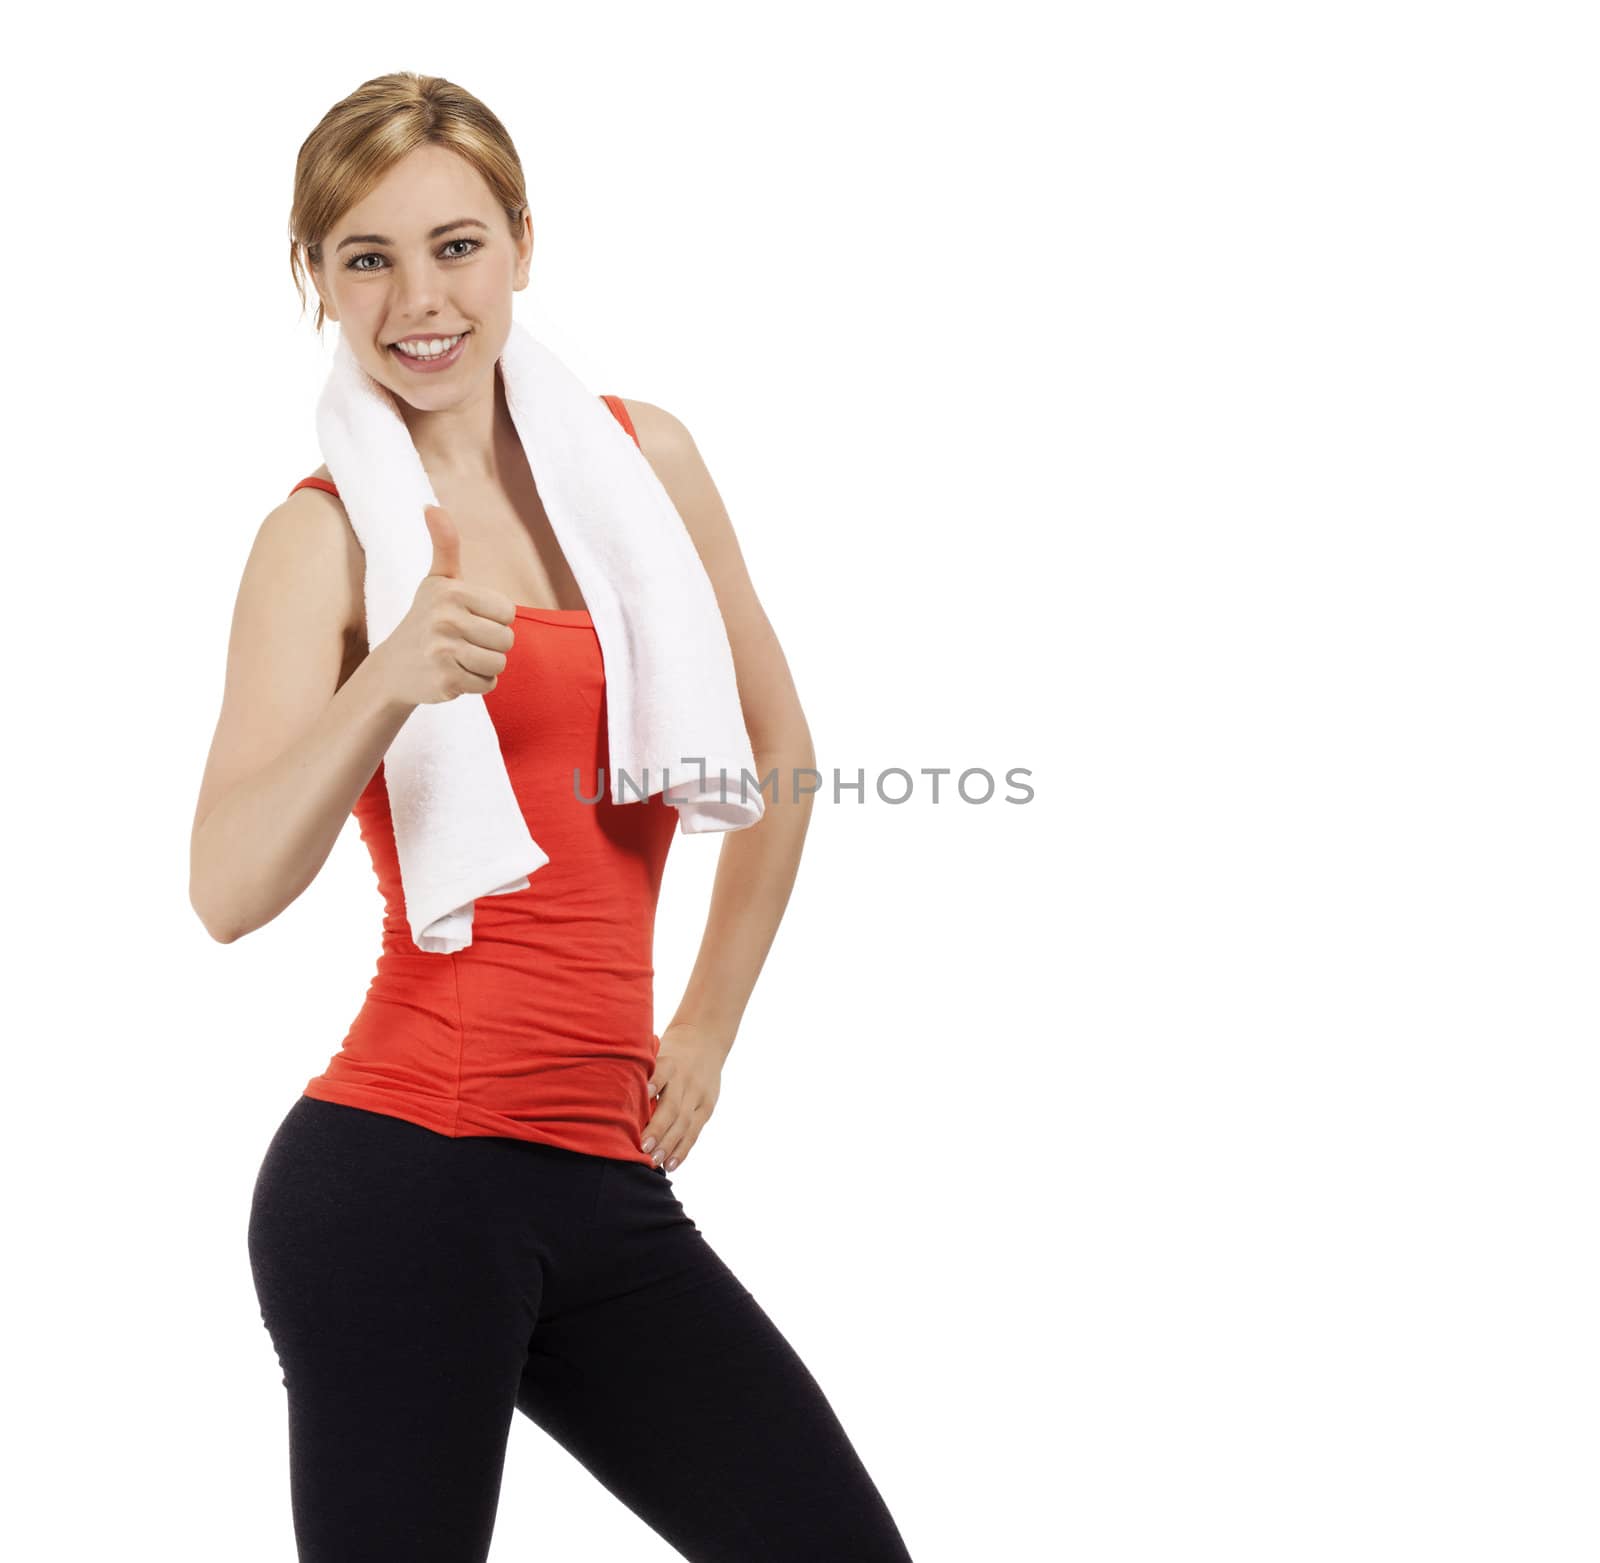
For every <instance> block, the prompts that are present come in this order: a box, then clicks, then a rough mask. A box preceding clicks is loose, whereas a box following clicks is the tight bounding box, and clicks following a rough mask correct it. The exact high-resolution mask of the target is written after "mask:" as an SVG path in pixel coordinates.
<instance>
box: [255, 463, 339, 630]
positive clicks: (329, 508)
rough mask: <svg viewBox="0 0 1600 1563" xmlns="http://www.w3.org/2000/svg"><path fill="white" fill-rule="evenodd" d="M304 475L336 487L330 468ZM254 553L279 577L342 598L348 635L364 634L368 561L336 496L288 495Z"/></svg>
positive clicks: (320, 492)
mask: <svg viewBox="0 0 1600 1563" xmlns="http://www.w3.org/2000/svg"><path fill="white" fill-rule="evenodd" d="M306 475H307V476H311V477H319V478H324V479H327V480H328V481H329V482H331V481H332V478H331V477H330V476H329V473H328V469H327V467H326V466H320V467H318V468H317V470H316V471H315V472H314V473H310V474H306ZM255 549H256V552H257V553H258V554H259V555H261V556H263V557H265V558H267V559H271V560H273V561H275V562H276V568H277V570H278V571H279V573H280V574H283V575H288V576H290V577H294V578H297V579H298V580H299V581H300V582H301V583H303V584H305V585H307V586H314V587H315V588H317V589H320V590H332V591H334V592H335V593H336V594H337V595H339V596H340V598H341V599H342V601H343V603H344V605H345V606H344V616H345V620H346V625H345V627H346V630H347V631H348V632H352V633H353V632H355V631H358V630H361V629H363V628H364V625H365V613H366V610H365V604H364V598H363V582H364V578H365V574H366V555H365V554H364V553H363V552H362V550H361V544H360V541H359V540H358V539H357V537H356V534H355V528H354V527H352V526H351V525H350V517H349V515H348V514H347V513H346V511H345V508H344V503H343V501H342V500H340V498H339V496H338V495H337V494H330V493H329V492H328V491H327V490H326V489H321V488H299V489H295V490H294V491H293V492H292V493H287V494H285V495H284V497H283V498H282V499H281V500H279V502H278V503H277V505H276V506H274V507H273V509H272V510H271V511H270V512H269V513H268V514H267V516H266V518H265V520H263V521H262V523H261V526H260V530H259V531H258V533H257V536H256V544H255Z"/></svg>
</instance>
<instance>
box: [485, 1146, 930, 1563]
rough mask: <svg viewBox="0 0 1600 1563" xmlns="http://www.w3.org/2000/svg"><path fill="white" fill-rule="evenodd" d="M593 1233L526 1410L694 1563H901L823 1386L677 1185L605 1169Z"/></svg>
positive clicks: (532, 1361)
mask: <svg viewBox="0 0 1600 1563" xmlns="http://www.w3.org/2000/svg"><path fill="white" fill-rule="evenodd" d="M594 1240H595V1243H596V1245H597V1246H596V1251H595V1253H594V1254H593V1255H592V1256H591V1264H590V1270H589V1283H588V1285H587V1286H586V1287H585V1288H584V1292H585V1293H586V1295H582V1296H578V1295H574V1297H573V1298H572V1300H571V1301H570V1302H569V1303H568V1305H567V1306H564V1307H563V1308H561V1309H560V1310H559V1311H555V1312H550V1313H548V1314H547V1315H545V1316H543V1317H541V1318H540V1321H539V1324H538V1327H537V1329H536V1330H535V1331H534V1334H533V1340H532V1345H531V1349H530V1351H529V1354H528V1359H527V1365H526V1369H525V1371H524V1373H523V1375H522V1384H521V1389H520V1392H519V1394H518V1397H517V1405H518V1408H519V1409H520V1410H521V1411H522V1412H523V1413H524V1414H525V1415H527V1416H528V1417H530V1418H531V1419H532V1420H533V1421H534V1422H536V1423H538V1424H539V1426H540V1427H542V1428H543V1429H544V1430H545V1431H546V1432H548V1433H549V1434H550V1435H551V1436H552V1437H553V1438H555V1439H556V1440H557V1441H558V1442H559V1443H561V1444H562V1445H563V1447H565V1448H566V1449H567V1450H568V1451H569V1452H570V1453H572V1454H573V1455H574V1456H575V1457H576V1458H577V1459H578V1460H580V1461H581V1462H582V1463H583V1464H584V1465H585V1466H586V1467H587V1468H588V1469H589V1470H590V1471H591V1472H592V1473H593V1474H594V1475H595V1477H596V1478H597V1479H598V1480H600V1481H601V1482H602V1483H603V1484H604V1485H605V1486H606V1487H607V1488H608V1489H609V1490H610V1491H611V1492H612V1493H614V1494H615V1495H616V1496H617V1497H618V1498H620V1499H621V1500H622V1501H623V1502H624V1503H626V1504H627V1505H628V1507H629V1508H631V1509H632V1510H633V1511H634V1512H635V1513H636V1514H638V1515H639V1517H640V1518H641V1519H643V1520H644V1521H645V1522H646V1523H647V1524H649V1525H650V1526H651V1527H652V1528H653V1529H654V1530H655V1531H656V1532H657V1533H658V1534H659V1535H661V1536H662V1537H664V1538H665V1539H666V1540H667V1541H669V1542H670V1543H671V1544H672V1545H673V1546H675V1547H676V1548H677V1549H678V1550H679V1551H680V1552H682V1553H683V1555H684V1556H685V1557H686V1558H688V1559H690V1560H691V1563H786V1560H789V1559H794V1560H796V1563H799V1560H802V1559H803V1560H806V1563H814V1560H816V1559H819V1558H829V1559H839V1560H844V1559H850V1560H851V1563H878V1560H882V1563H908V1559H909V1554H908V1553H907V1551H906V1548H905V1543H904V1542H903V1541H902V1539H901V1537H900V1534H899V1531H898V1529H897V1528H896V1526H895V1523H894V1521H893V1519H892V1518H891V1516H890V1513H889V1510H888V1508H887V1506H886V1505H885V1503H884V1500H883V1498H882V1496H881V1495H880V1494H879V1492H878V1490H877V1487H876V1486H875V1485H874V1483H873V1481H872V1478H871V1477H870V1475H869V1474H868V1473H867V1471H866V1469H865V1468H864V1466H863V1464H862V1462H861V1460H860V1458H859V1457H858V1455H857V1453H856V1451H855V1448H854V1447H853V1445H852V1444H851V1442H850V1439H849V1437H848V1436H847V1434H846V1433H845V1430H844V1428H843V1426H842V1425H841V1424H840V1421H839V1418H838V1417H837V1415H836V1414H835V1413H834V1410H833V1408H832V1406H831V1405H830V1403H829V1401H828V1400H827V1398H826V1396H825V1395H824V1393H823V1391H822V1389H821V1387H820V1385H819V1384H818V1383H817V1381H816V1379H815V1378H814V1377H813V1376H812V1374H811V1373H810V1371H809V1370H808V1369H807V1367H806V1365H805V1363H804V1362H803V1361H802V1360H801V1359H800V1357H799V1356H798V1354H797V1353H796V1352H795V1351H794V1349H793V1348H792V1347H791V1346H790V1344H789V1342H788V1341H787V1340H786V1339H785V1337H784V1336H783V1334H782V1333H781V1332H780V1331H779V1330H778V1328H777V1326H776V1325H775V1324H774V1323H773V1321H772V1320H771V1319H770V1318H769V1317H768V1315H767V1313H766V1312H765V1310H764V1309H763V1308H762V1307H761V1306H760V1304H759V1303H758V1302H757V1301H756V1299H755V1298H754V1297H753V1296H752V1295H751V1294H750V1292H749V1291H748V1290H747V1289H746V1288H745V1287H744V1286H743V1284H741V1282H740V1281H739V1279H738V1278H737V1276H735V1275H734V1273H733V1272H732V1270H730V1269H729V1267H728V1266H727V1265H726V1264H725V1263H724V1262H723V1260H722V1259H721V1258H720V1257H719V1256H718V1255H717V1253H716V1252H715V1251H714V1250H713V1249H712V1248H711V1246H710V1244H709V1243H708V1242H707V1241H706V1239H705V1237H704V1236H703V1235H702V1234H701V1232H700V1231H699V1229H698V1228H697V1227H696V1226H695V1224H694V1222H693V1221H692V1220H691V1219H690V1217H689V1216H688V1215H687V1213H686V1212H685V1211H684V1210H683V1207H682V1205H681V1204H680V1203H679V1201H678V1199H677V1196H676V1194H675V1192H674V1191H673V1189H672V1186H671V1184H670V1182H669V1181H668V1180H667V1179H666V1178H665V1177H663V1176H661V1175H660V1174H659V1173H657V1172H655V1171H654V1170H653V1169H651V1168H650V1167H648V1166H646V1165H645V1164H643V1163H628V1162H621V1161H618V1162H614V1163H612V1164H611V1167H610V1169H609V1170H608V1171H607V1174H606V1182H605V1183H604V1185H603V1187H602V1200H601V1205H600V1207H599V1211H598V1213H597V1220H596V1223H595V1227H594Z"/></svg>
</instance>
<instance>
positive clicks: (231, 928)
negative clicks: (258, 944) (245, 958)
mask: <svg viewBox="0 0 1600 1563" xmlns="http://www.w3.org/2000/svg"><path fill="white" fill-rule="evenodd" d="M189 904H190V906H192V907H193V908H194V915H195V916H196V917H198V918H199V919H200V926H201V927H203V928H204V929H205V931H206V932H207V933H208V934H210V935H211V937H212V938H213V939H215V940H216V941H217V943H218V944H232V943H233V942H234V940H235V939H237V938H238V937H239V936H240V935H241V934H242V933H243V932H244V929H242V928H240V927H239V926H238V925H237V924H235V923H231V922H226V921H224V920H223V919H221V918H219V917H218V916H217V915H216V913H214V912H210V911H207V909H206V908H205V907H204V906H202V905H201V904H200V902H199V901H198V900H196V899H195V897H194V896H192V895H191V896H190V897H189Z"/></svg>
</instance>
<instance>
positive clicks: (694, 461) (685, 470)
mask: <svg viewBox="0 0 1600 1563" xmlns="http://www.w3.org/2000/svg"><path fill="white" fill-rule="evenodd" d="M617 400H618V401H620V402H621V403H622V405H623V406H624V407H625V408H627V410H628V417H629V418H630V419H631V420H632V421H633V429H634V434H635V435H636V436H637V438H638V441H639V449H640V451H641V452H642V453H643V455H644V458H645V460H646V461H648V462H649V463H650V465H651V467H652V468H653V469H654V471H655V474H656V476H657V477H658V478H660V479H661V486H662V487H663V488H664V489H666V491H667V494H668V496H669V497H670V498H671V500H672V502H673V504H674V505H675V506H676V507H677V509H678V513H679V514H680V515H681V516H682V517H683V521H684V524H685V525H686V526H687V527H688V528H689V531H690V533H691V534H692V535H693V536H694V539H695V541H696V542H697V543H701V544H704V543H706V542H707V541H709V534H710V533H711V532H712V531H715V530H718V529H719V528H720V529H727V526H728V524H727V520H726V516H725V514H723V513H721V510H720V506H713V507H708V506H707V503H706V501H707V498H708V497H710V496H712V495H714V493H715V485H714V484H713V482H712V479H711V474H710V473H709V472H708V471H707V470H706V464H705V461H704V459H703V458H702V457H701V455H700V450H699V447H698V446H697V445H696V444H695V441H694V435H693V434H691V433H690V432H689V429H688V427H687V426H686V425H685V424H684V422H683V420H682V419H681V418H679V417H678V416H677V415H676V414H675V413H671V412H669V411H668V410H667V409H666V408H665V407H658V406H656V404H655V403H654V402H640V401H635V400H633V398H632V397H627V396H619V397H618V398H617ZM713 512H715V513H713Z"/></svg>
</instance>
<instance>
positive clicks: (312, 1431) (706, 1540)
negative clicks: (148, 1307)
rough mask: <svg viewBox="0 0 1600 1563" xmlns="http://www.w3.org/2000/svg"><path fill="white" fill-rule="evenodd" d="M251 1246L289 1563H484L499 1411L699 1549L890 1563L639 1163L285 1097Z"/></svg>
mask: <svg viewBox="0 0 1600 1563" xmlns="http://www.w3.org/2000/svg"><path fill="white" fill-rule="evenodd" d="M249 1245H250V1264H251V1269H252V1272H253V1274H254V1278H255V1285H256V1295H257V1297H258V1298H259V1300H260V1303H261V1317H262V1321H263V1323H264V1324H265V1325H266V1327H267V1331H268V1334H269V1335H270V1336H271V1339H272V1344H273V1347H274V1349H275V1351H276V1352H277V1356H278V1361H279V1363H280V1365H281V1366H282V1369H283V1383H284V1386H285V1388H286V1389H287V1390H288V1413H289V1479H290V1491H291V1496H292V1507H293V1513H294V1529H295V1539H296V1542H297V1544H298V1549H299V1555H300V1559H301V1563H367V1560H369V1559H370V1560H372V1563H378V1560H380V1559H381V1560H383V1563H409V1560H418V1563H421V1560H424V1559H425V1560H427V1563H482V1560H483V1559H485V1558H487V1556H488V1554H489V1541H490V1537H491V1534H492V1533H493V1530H494V1521H495V1511H496V1508H497V1506H498V1502H499V1496H500V1479H501V1471H502V1467H503V1465H504V1461H505V1449H506V1439H507V1436H508V1434H509V1431H510V1424H511V1413H512V1411H513V1410H514V1409H515V1410H518V1411H521V1412H522V1413H523V1414H524V1415H525V1416H528V1417H530V1418H532V1420H533V1421H534V1422H536V1423H538V1425H539V1426H540V1427H542V1428H543V1429H544V1430H545V1431H546V1432H547V1433H549V1434H550V1436H551V1437H552V1438H554V1439H555V1440H556V1441H557V1442H558V1443H560V1444H561V1445H562V1446H563V1447H564V1448H565V1449H567V1450H568V1451H569V1452H570V1453H571V1454H572V1455H573V1456H574V1457H575V1458H576V1459H578V1460H579V1461H581V1462H582V1463H583V1464H584V1465H585V1466H586V1467H587V1468H588V1469H589V1470H590V1471H591V1472H593V1474H594V1475H595V1477H596V1478H597V1479H598V1480H599V1481H600V1482H602V1483H603V1484H604V1485H605V1486H606V1487H607V1488H608V1489H609V1490H610V1491H611V1492H612V1493H614V1494H615V1495H616V1496H617V1497H618V1498H620V1499H621V1500H622V1501H623V1502H624V1503H625V1504H627V1505H628V1507H629V1508H630V1509H632V1510H633V1512H634V1513H635V1514H637V1515H638V1516H639V1517H640V1518H641V1519H643V1520H644V1521H645V1522H646V1523H647V1524H648V1525H650V1526H651V1527H652V1529H654V1530H655V1531H656V1532H657V1533H658V1534H659V1535H661V1536H662V1537H663V1538H665V1539H666V1540H667V1541H668V1542H669V1543H670V1544H671V1545H672V1546H674V1547H675V1548H677V1549H678V1551H679V1552H681V1553H682V1554H683V1556H684V1557H686V1558H689V1559H691V1560H695V1563H785V1560H788V1559H795V1560H800V1559H804V1560H806V1563H815V1560H817V1559H821V1558H826V1559H829V1560H830V1563H855V1560H859V1563H869V1560H870V1563H879V1560H882V1563H909V1554H908V1553H907V1551H906V1547H905V1543H904V1542H903V1541H902V1540H901V1538H900V1533H899V1531H898V1530H897V1529H896V1527H895V1523H894V1521H893V1519H892V1518H891V1517H890V1514H889V1511H888V1509H887V1507H886V1506H885V1504H884V1501H883V1499H882V1497H881V1496H880V1495H879V1493H878V1490H877V1488H876V1487H875V1486H874V1485H873V1483H872V1479H871V1477H869V1476H868V1474H867V1472H866V1470H865V1469H864V1467H863V1466H862V1464H861V1461H860V1459H859V1457H858V1456H857V1454H856V1452H855V1450H854V1448H853V1447H852V1446H851V1444H850V1441H849V1439H848V1438H847V1437H846V1435H845V1431H844V1429H843V1427H842V1426H841V1425H840V1423H839V1420H838V1418H837V1416H836V1415H835V1414H834V1412H833V1409H832V1407H831V1406H830V1405H829V1403H828V1401H827V1400H826V1398H825V1397H824V1396H823V1393H822V1390H821V1389H820V1388H819V1387H818V1385H817V1383H816V1381H815V1380H814V1379H813V1378H812V1376H811V1374H810V1372H809V1371H808V1370H807V1369H806V1367H805V1364H804V1363H803V1362H801V1360H800V1358H799V1357H798V1356H796V1354H795V1352H794V1350H793V1348H792V1347H791V1346H790V1345H789V1344H788V1342H787V1341H786V1340H785V1339H784V1337H783V1336H782V1335H781V1334H780V1333H779V1332H778V1330H777V1328H776V1326H775V1325H774V1324H773V1323H772V1321H771V1320H770V1319H769V1318H768V1317H767V1315H766V1314H765V1313H764V1312H763V1311H762V1309H761V1307H760V1305H759V1304H758V1303H757V1302H756V1300H755V1298H754V1297H752V1296H751V1294H750V1293H749V1292H748V1291H746V1290H745V1288H744V1287H743V1286H742V1285H741V1284H740V1283H739V1281H738V1280H737V1279H736V1277H735V1276H734V1275H733V1273H732V1271H730V1270H729V1269H728V1267H727V1266H726V1265H725V1264H724V1263H723V1262H722V1260H721V1259H719V1258H718V1257H717V1255H716V1253H715V1252H714V1251H713V1250H712V1248H711V1246H710V1245H709V1244H708V1243H707V1242H706V1240H705V1238H704V1237H703V1236H702V1235H701V1233H700V1230H699V1228H698V1227H697V1226H695V1224H694V1222H693V1221H692V1220H691V1219H690V1218H689V1216H688V1215H687V1214H686V1213H685V1212H684V1209H683V1207H682V1205H680V1204H679V1203H678V1196H677V1195H676V1193H675V1192H674V1191H673V1188H672V1182H671V1179H670V1178H669V1177H668V1176H667V1175H666V1174H665V1173H663V1172H661V1171H660V1170H659V1169H657V1168H653V1167H650V1166H647V1165H646V1164H645V1163H644V1162H631V1161H624V1160H620V1159H614V1158H611V1157H604V1156H589V1155H585V1154H583V1153H582V1152H579V1151H571V1150H566V1149H563V1148H562V1147H559V1146H553V1145H544V1144H540V1143H536V1142H533V1141H527V1140H512V1139H503V1138H493V1137H489V1136H473V1137H467V1138H461V1139H451V1138H450V1137H448V1136H447V1135H442V1134H436V1133H435V1132H434V1131H433V1130H431V1129H425V1128H423V1127H421V1126H420V1125H418V1124H414V1123H411V1122H409V1121H408V1120H406V1119H403V1118H392V1117H389V1116H387V1115H386V1114H382V1113H375V1112H368V1111H366V1110H364V1109H362V1108H358V1107H346V1106H343V1105H340V1104H338V1103H334V1102H324V1101H319V1100H317V1099H315V1098H313V1097H308V1096H302V1097H300V1098H298V1099H297V1100H296V1102H295V1104H294V1106H293V1107H292V1108H291V1109H290V1110H289V1112H288V1114H287V1116H286V1117H285V1118H284V1120H283V1122H282V1124H281V1125H280V1126H279V1128H278V1131H277V1133H276V1134H275V1135H274V1136H273V1139H272V1142H271V1144H270V1145H269V1146H268V1148H267V1152H266V1156H265V1158H264V1160H263V1162H262V1165H261V1172H260V1175H259V1176H258V1178H257V1180H256V1185H255V1193H254V1198H253V1201H252V1204H251V1209H250V1231H249Z"/></svg>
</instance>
